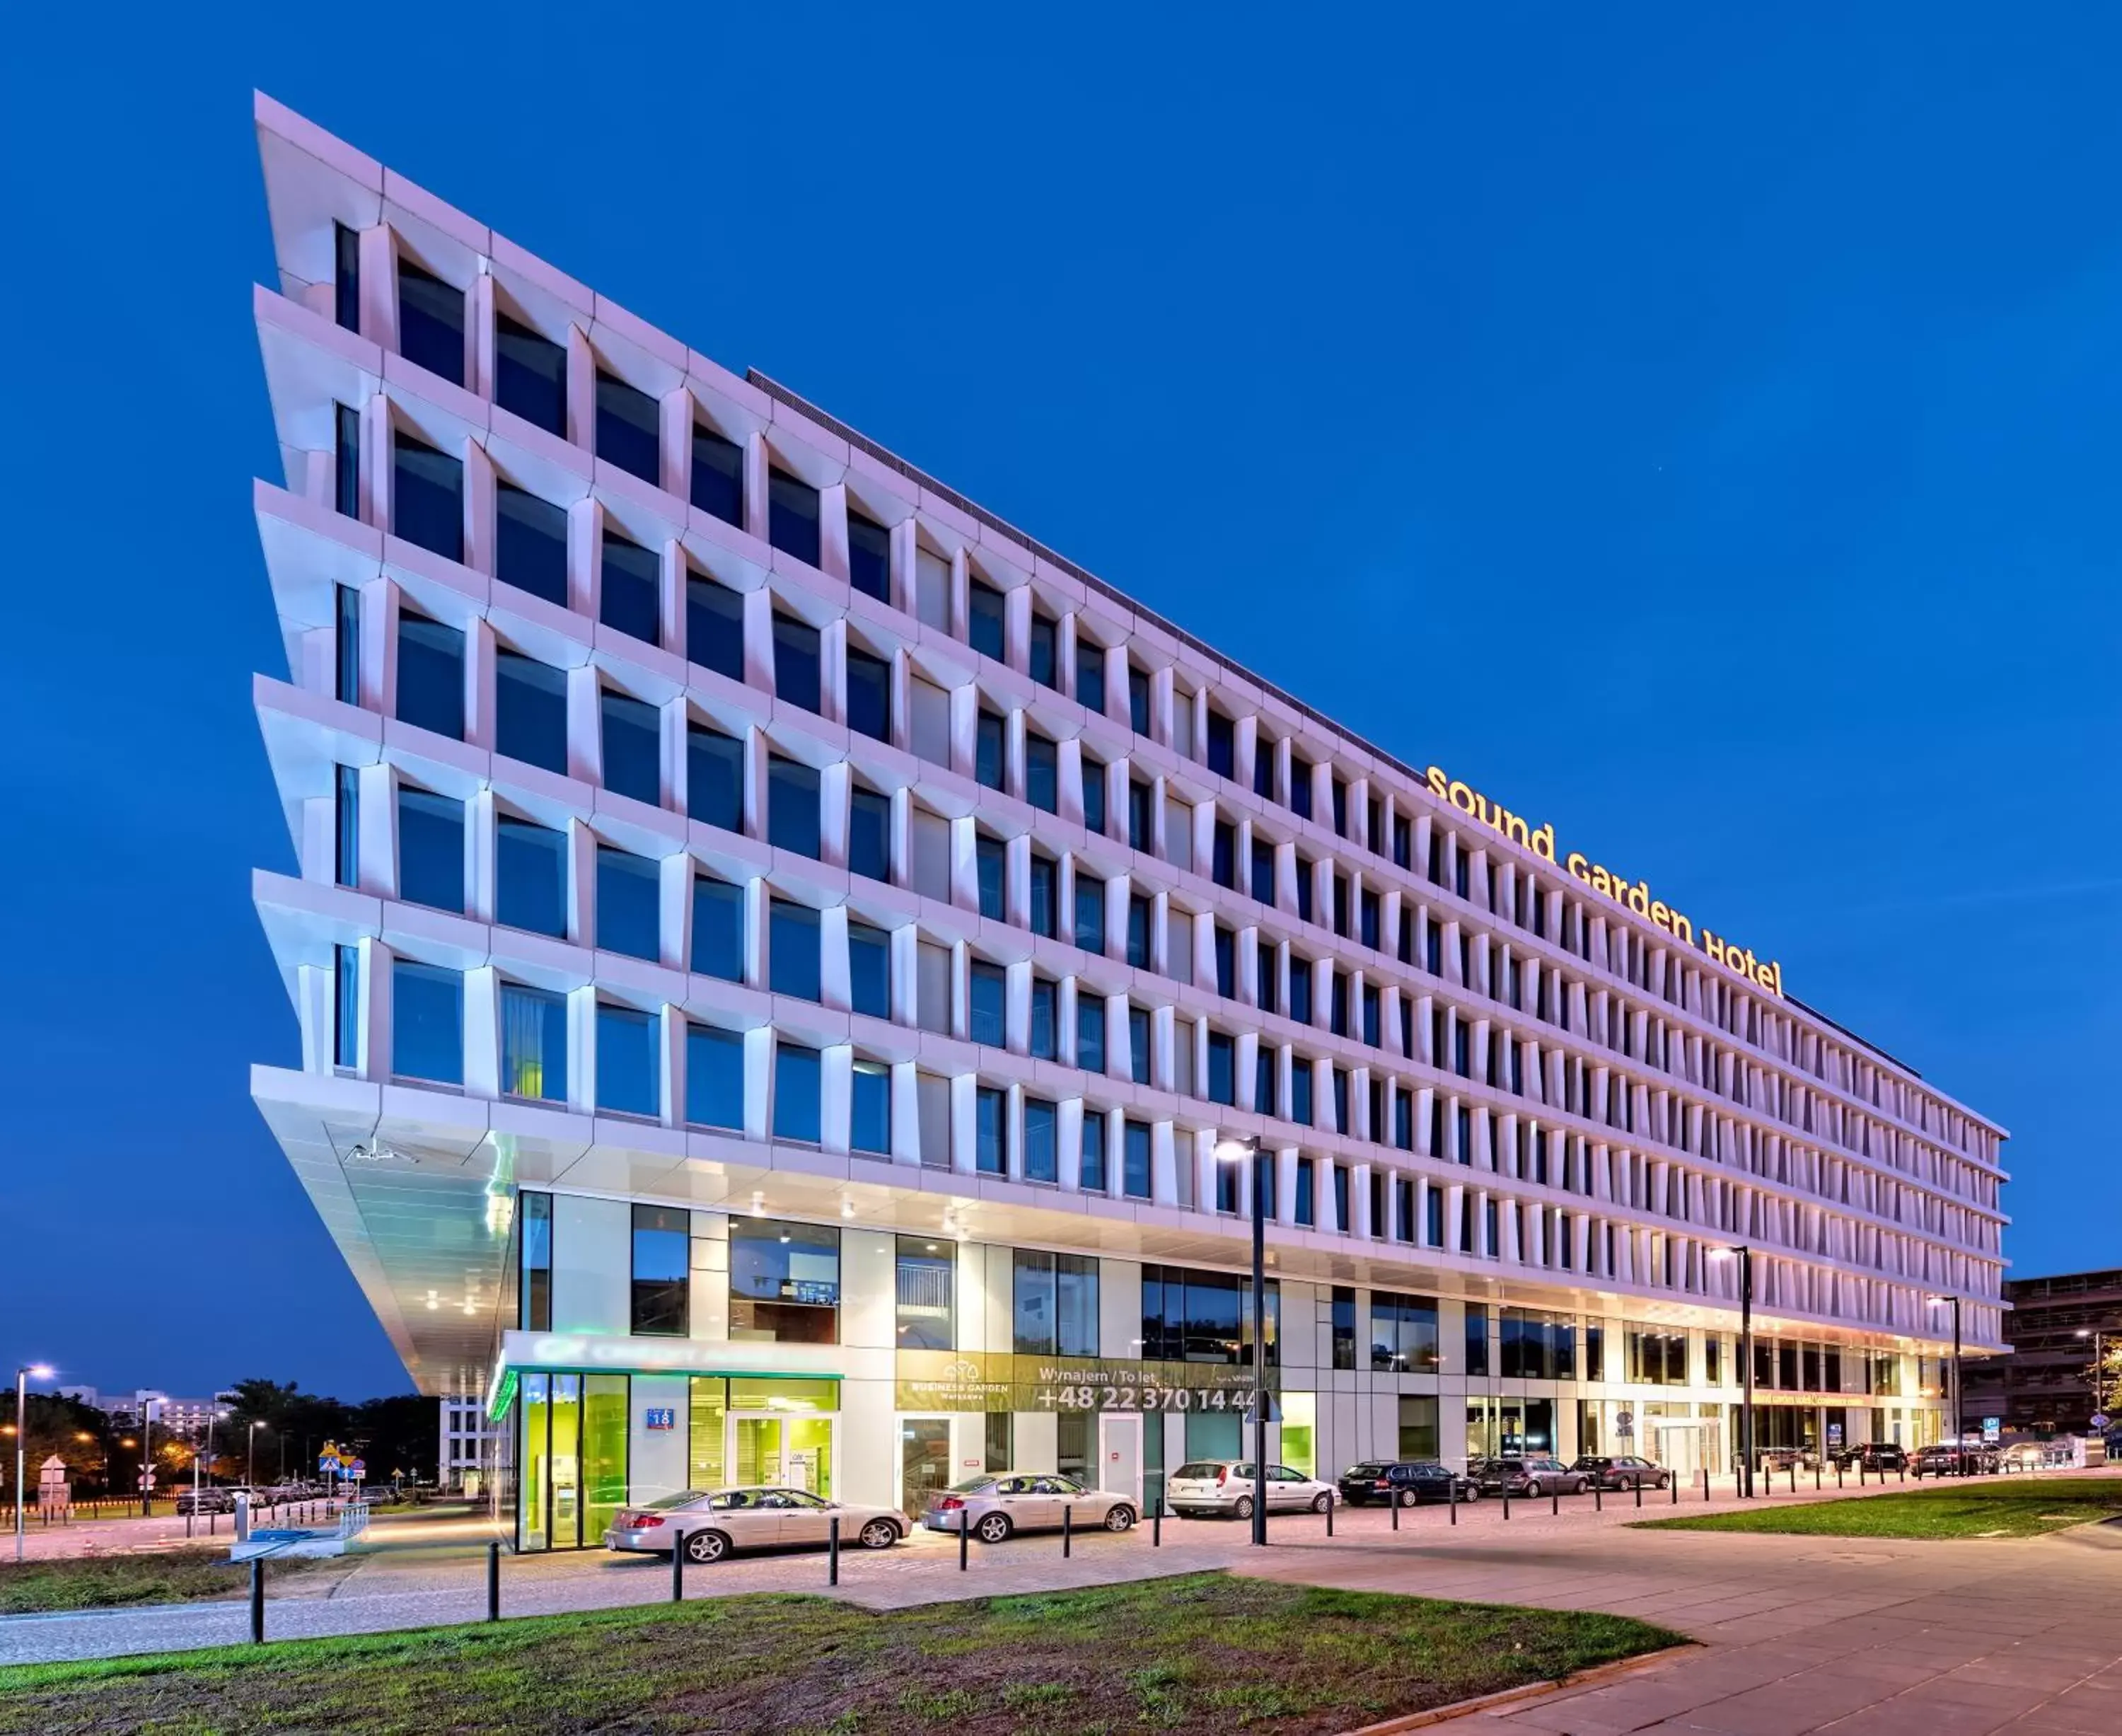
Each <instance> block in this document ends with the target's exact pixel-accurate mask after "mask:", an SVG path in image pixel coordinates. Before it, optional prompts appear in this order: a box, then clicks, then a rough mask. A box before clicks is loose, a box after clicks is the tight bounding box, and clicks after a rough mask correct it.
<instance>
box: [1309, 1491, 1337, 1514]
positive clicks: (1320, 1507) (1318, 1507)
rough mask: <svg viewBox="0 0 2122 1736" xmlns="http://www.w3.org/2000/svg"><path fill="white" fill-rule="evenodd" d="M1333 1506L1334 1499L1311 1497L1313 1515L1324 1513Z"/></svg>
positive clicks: (1324, 1496)
mask: <svg viewBox="0 0 2122 1736" xmlns="http://www.w3.org/2000/svg"><path fill="white" fill-rule="evenodd" d="M1333 1504H1334V1497H1333V1496H1332V1495H1314V1496H1312V1497H1311V1510H1312V1511H1313V1512H1314V1513H1324V1512H1325V1510H1326V1509H1328V1508H1329V1507H1331V1506H1332V1505H1333Z"/></svg>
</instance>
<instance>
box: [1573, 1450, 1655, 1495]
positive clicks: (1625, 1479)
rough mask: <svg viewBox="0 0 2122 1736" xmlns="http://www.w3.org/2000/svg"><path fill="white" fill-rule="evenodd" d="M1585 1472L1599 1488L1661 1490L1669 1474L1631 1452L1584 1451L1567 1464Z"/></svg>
mask: <svg viewBox="0 0 2122 1736" xmlns="http://www.w3.org/2000/svg"><path fill="white" fill-rule="evenodd" d="M1569 1468H1570V1469H1571V1470H1572V1471H1582V1472H1585V1473H1587V1475H1588V1476H1590V1477H1591V1479H1592V1481H1593V1482H1595V1483H1596V1484H1597V1485H1598V1486H1600V1487H1601V1489H1662V1488H1664V1487H1665V1486H1666V1484H1668V1483H1670V1482H1671V1481H1672V1473H1671V1472H1670V1471H1668V1470H1666V1468H1665V1467H1664V1466H1662V1465H1653V1464H1652V1462H1650V1461H1649V1460H1648V1459H1647V1458H1637V1457H1636V1456H1635V1455H1634V1453H1615V1454H1612V1455H1608V1454H1606V1453H1585V1454H1583V1455H1582V1457H1581V1458H1578V1459H1577V1461H1576V1462H1574V1463H1573V1464H1572V1465H1571V1466H1570V1467H1569Z"/></svg>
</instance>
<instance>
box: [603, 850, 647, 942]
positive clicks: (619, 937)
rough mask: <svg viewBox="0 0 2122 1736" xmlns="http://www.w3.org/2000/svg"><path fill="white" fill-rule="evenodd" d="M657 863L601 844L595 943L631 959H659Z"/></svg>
mask: <svg viewBox="0 0 2122 1736" xmlns="http://www.w3.org/2000/svg"><path fill="white" fill-rule="evenodd" d="M660 880H661V874H660V873H659V872H658V870H657V864H656V863H653V862H651V861H650V860H649V859H647V857H646V856H637V855H634V854H633V853H632V852H631V851H628V850H622V849H615V848H614V847H613V846H612V845H609V844H600V845H598V846H597V855H596V943H597V944H598V945H599V946H600V947H601V948H603V949H604V950H605V952H624V953H625V954H627V955H628V956H629V957H632V958H648V959H653V958H655V957H657V956H658V952H659V949H658V948H657V934H658V930H659V927H660V924H658V922H657V915H658V907H659V905H661V889H660V887H659V882H660Z"/></svg>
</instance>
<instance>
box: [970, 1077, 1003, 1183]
mask: <svg viewBox="0 0 2122 1736" xmlns="http://www.w3.org/2000/svg"><path fill="white" fill-rule="evenodd" d="M973 1163H974V1167H975V1168H977V1169H978V1170H979V1172H980V1173H981V1174H982V1175H986V1176H1003V1175H1007V1174H1008V1173H1009V1098H1008V1097H1007V1096H1006V1095H1005V1094H1004V1093H1002V1092H999V1091H997V1090H996V1089H994V1088H993V1087H992V1086H983V1087H981V1088H980V1089H979V1090H978V1091H977V1092H975V1093H974V1094H973Z"/></svg>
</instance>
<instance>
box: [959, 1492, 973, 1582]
mask: <svg viewBox="0 0 2122 1736" xmlns="http://www.w3.org/2000/svg"><path fill="white" fill-rule="evenodd" d="M972 1527H973V1514H972V1509H970V1507H961V1508H960V1509H958V1571H959V1572H960V1573H963V1572H965V1570H966V1567H967V1566H968V1565H969V1564H968V1562H967V1561H966V1544H967V1542H968V1540H969V1539H970V1537H972V1534H973V1529H972Z"/></svg>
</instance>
